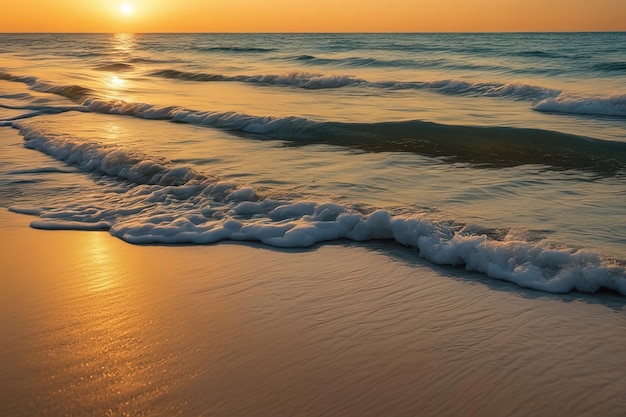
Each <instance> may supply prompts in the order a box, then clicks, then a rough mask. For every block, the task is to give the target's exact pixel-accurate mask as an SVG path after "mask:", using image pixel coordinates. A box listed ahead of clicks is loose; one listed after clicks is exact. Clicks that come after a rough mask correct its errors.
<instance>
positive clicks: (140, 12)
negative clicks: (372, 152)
mask: <svg viewBox="0 0 626 417" xmlns="http://www.w3.org/2000/svg"><path fill="white" fill-rule="evenodd" d="M2 2H3V5H2V6H1V7H0V10H1V11H2V17H1V18H0V19H1V23H0V32H518V31H531V32H534V31H626V0H315V1H303V0H128V1H124V0H18V1H15V0H2Z"/></svg>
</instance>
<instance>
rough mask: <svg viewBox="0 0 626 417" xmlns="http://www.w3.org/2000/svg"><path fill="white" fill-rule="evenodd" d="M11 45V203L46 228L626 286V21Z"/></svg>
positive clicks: (541, 284)
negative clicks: (322, 250) (603, 28)
mask: <svg viewBox="0 0 626 417" xmlns="http://www.w3.org/2000/svg"><path fill="white" fill-rule="evenodd" d="M0 40H1V41H2V42H1V43H0V140H1V142H0V143H1V145H0V146H1V147H2V153H1V155H0V205H1V206H3V207H7V208H9V209H10V210H12V211H14V212H18V213H25V214H30V215H33V216H36V218H34V219H33V222H32V224H31V226H32V227H36V228H41V229H78V230H107V231H109V232H110V233H111V234H112V235H113V236H116V237H119V238H120V239H123V240H124V241H126V242H129V243H133V244H163V243H167V244H209V243H216V242H220V241H224V240H236V241H242V242H246V241H248V242H261V243H263V244H266V245H270V246H274V247H281V248H289V247H310V246H312V245H316V244H321V243H323V242H338V243H340V242H341V241H344V240H346V239H347V240H351V241H356V242H367V241H371V240H387V241H389V242H394V243H397V244H399V245H404V246H407V247H409V248H412V249H413V252H411V253H414V255H415V256H419V257H422V258H425V259H427V260H429V261H430V262H433V263H436V264H442V265H454V266H458V267H460V268H466V269H467V270H470V271H476V272H479V273H482V274H485V275H486V276H489V277H492V278H495V279H500V280H506V281H510V282H514V283H516V284H518V285H520V286H523V287H529V288H533V289H537V290H541V291H547V292H557V293H562V292H569V291H574V290H579V291H584V292H597V291H599V290H603V289H604V290H611V291H616V292H619V293H621V294H624V295H626V249H625V248H626V221H625V220H626V176H625V174H626V58H625V57H626V34H625V33H566V34H565V33H563V34H561V33H533V34H524V33H508V34H87V35H78V34H2V35H0ZM18 134H19V136H18Z"/></svg>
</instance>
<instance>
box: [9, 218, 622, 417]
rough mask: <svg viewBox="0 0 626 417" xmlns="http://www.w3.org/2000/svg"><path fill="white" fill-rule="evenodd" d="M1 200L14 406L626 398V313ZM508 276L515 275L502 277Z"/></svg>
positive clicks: (424, 409)
mask: <svg viewBox="0 0 626 417" xmlns="http://www.w3.org/2000/svg"><path fill="white" fill-rule="evenodd" d="M27 224H28V218H27V217H26V216H23V215H18V214H14V213H10V212H8V211H6V210H5V209H3V210H0V230H2V232H3V233H2V236H3V239H2V252H3V254H4V256H3V257H2V260H0V267H1V268H2V270H3V271H5V274H4V278H3V279H2V280H1V281H0V282H1V284H0V290H1V291H0V294H1V295H0V297H1V300H0V301H1V302H0V317H2V318H1V319H0V324H1V326H2V327H1V329H0V330H1V331H2V334H3V337H2V341H1V343H0V357H2V358H3V359H2V367H1V368H0V369H2V374H0V381H2V382H0V404H1V405H0V414H3V415H7V416H30V415H38V416H46V415H50V416H53V415H81V416H86V415H94V416H95V415H105V414H106V415H124V414H125V413H129V414H133V415H183V416H187V415H217V416H222V415H223V416H246V415H253V414H254V415H268V416H269V415H295V414H298V415H311V416H313V415H361V416H380V415H395V416H401V415H424V416H435V415H436V416H453V415H464V416H484V415H513V416H516V415H519V416H522V415H538V416H553V415H568V416H594V415H604V416H619V415H623V412H624V411H625V410H626V396H625V395H624V394H623V386H624V385H625V384H626V375H625V374H624V372H623V369H626V358H624V355H622V352H623V337H621V336H620V335H622V336H623V335H624V334H626V308H625V307H624V303H622V304H621V305H620V303H619V299H618V298H611V297H608V298H607V301H606V302H594V299H593V298H591V297H589V298H587V297H584V296H580V297H579V296H576V295H572V296H553V295H550V294H542V293H537V292H534V291H529V290H524V289H521V288H517V287H515V286H512V285H509V284H505V283H497V282H496V283H487V282H482V281H481V280H480V279H478V278H477V279H476V281H474V280H473V279H468V276H467V274H465V273H463V271H458V275H459V276H455V274H456V271H455V270H454V269H449V268H448V269H446V268H438V267H432V266H430V265H428V264H427V263H426V262H423V261H421V260H419V259H416V260H415V261H412V260H410V259H409V260H407V259H402V257H401V256H397V257H396V256H393V254H391V255H390V254H389V253H384V252H382V251H381V250H377V249H376V246H375V245H372V246H371V247H367V246H356V245H325V246H319V247H315V248H312V249H310V250H302V251H282V250H276V249H272V248H265V247H259V246H254V245H241V244H229V243H221V244H217V245H210V246H179V247H177V246H134V245H129V244H127V243H124V242H122V241H120V240H118V239H116V238H113V237H111V236H110V235H109V234H108V233H103V232H82V231H41V230H35V229H32V228H29V227H28V226H27ZM500 285H501V286H500Z"/></svg>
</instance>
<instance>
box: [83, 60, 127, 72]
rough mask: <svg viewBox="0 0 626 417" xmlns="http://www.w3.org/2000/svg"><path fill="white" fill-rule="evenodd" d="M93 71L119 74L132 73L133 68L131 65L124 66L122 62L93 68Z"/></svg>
mask: <svg viewBox="0 0 626 417" xmlns="http://www.w3.org/2000/svg"><path fill="white" fill-rule="evenodd" d="M93 69H94V70H95V71H109V72H121V71H132V70H134V69H135V67H134V66H133V65H131V64H126V63H123V62H114V63H110V64H104V65H99V66H97V67H94V68H93Z"/></svg>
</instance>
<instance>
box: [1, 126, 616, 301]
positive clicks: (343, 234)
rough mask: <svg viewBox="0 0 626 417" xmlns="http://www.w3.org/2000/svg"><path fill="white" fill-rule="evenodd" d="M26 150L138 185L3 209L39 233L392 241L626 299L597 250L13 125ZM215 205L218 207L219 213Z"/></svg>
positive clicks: (509, 274)
mask: <svg viewBox="0 0 626 417" xmlns="http://www.w3.org/2000/svg"><path fill="white" fill-rule="evenodd" d="M16 127H18V128H19V129H20V133H21V134H22V135H23V136H24V141H25V145H26V146H27V147H29V148H32V149H37V150H39V151H41V152H44V153H46V154H48V155H51V156H53V157H54V158H56V159H58V160H61V161H65V162H67V163H69V164H72V165H75V166H78V167H79V168H80V169H81V170H84V171H89V172H98V173H102V174H105V175H108V176H111V177H114V178H118V179H121V180H124V181H130V182H132V183H134V184H136V185H135V186H134V187H131V188H130V189H129V190H128V191H126V192H125V193H121V192H119V191H116V192H114V193H112V195H111V197H110V198H107V199H106V200H105V201H100V202H99V203H96V204H94V203H90V202H81V201H76V202H72V203H71V204H69V205H64V204H63V203H61V204H60V205H59V206H57V207H48V208H38V207H11V210H12V211H15V212H20V213H25V214H31V215H38V216H39V217H40V218H39V219H38V220H36V221H34V222H32V224H31V225H32V226H33V227H36V228H42V229H80V230H109V232H110V233H111V234H112V235H113V236H117V237H119V238H120V239H123V240H125V241H127V242H130V243H138V244H156V243H168V244H173V243H185V244H207V243H213V242H218V241H222V240H226V239H229V240H236V241H256V242H262V243H264V244H267V245H270V246H274V247H309V246H312V245H315V244H317V243H320V242H326V241H336V240H339V239H350V240H353V241H359V242H360V241H369V240H377V239H387V240H393V241H395V242H397V243H399V244H401V245H404V246H407V247H410V248H414V249H415V250H416V251H417V253H419V256H420V257H422V258H424V259H427V260H429V261H431V262H434V263H437V264H442V265H456V266H464V267H465V268H466V269H467V270H470V271H477V272H480V273H483V274H485V275H487V276H489V277H492V278H496V279H501V280H506V281H510V282H513V283H516V284H518V285H520V286H522V287H527V288H533V289H536V290H540V291H546V292H553V293H565V292H569V291H573V290H578V291H584V292H590V293H593V292H596V291H599V290H601V289H608V290H611V291H615V292H618V293H620V294H623V295H626V268H625V267H624V265H623V263H621V262H620V261H618V260H615V259H605V258H603V257H602V256H601V255H600V254H598V253H595V252H591V251H586V250H581V249H573V248H567V247H562V246H561V247H559V246H556V245H554V244H549V243H547V242H544V241H539V242H536V241H528V240H526V239H525V237H524V233H518V231H516V230H513V229H512V230H508V231H506V232H503V233H501V234H499V235H498V236H491V235H488V234H486V233H484V232H482V231H481V230H482V229H479V228H476V227H475V226H473V225H465V224H461V223H456V222H450V221H438V220H436V219H430V218H427V217H425V216H420V215H414V216H393V215H391V213H389V212H388V211H385V210H376V211H374V212H372V213H369V214H364V213H361V212H359V211H358V210H355V209H354V208H351V207H349V206H344V205H340V204H336V203H334V202H326V201H307V200H304V201H298V200H275V199H272V198H268V197H263V196H259V195H258V194H257V193H256V192H255V190H253V189H252V188H250V187H241V186H239V185H237V184H233V183H229V182H223V181H220V180H219V179H217V178H213V177H210V176H205V175H202V174H200V173H198V172H196V171H195V170H193V169H192V168H190V167H186V166H182V165H176V164H172V163H171V162H169V161H166V160H164V159H161V158H155V157H150V156H148V155H144V154H142V153H140V152H137V151H135V150H132V149H127V148H124V147H122V146H120V145H106V144H102V143H99V142H95V141H90V140H88V139H86V138H78V137H72V136H69V135H62V134H58V133H50V132H47V131H45V129H44V130H42V129H39V128H38V127H37V125H36V124H34V125H29V124H18V125H17V126H16ZM217 207H219V209H217Z"/></svg>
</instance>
